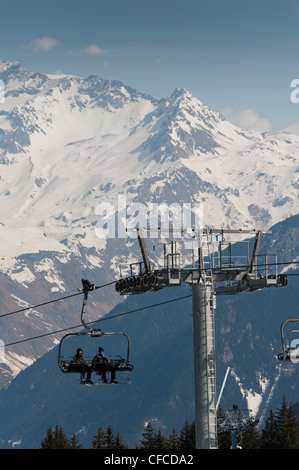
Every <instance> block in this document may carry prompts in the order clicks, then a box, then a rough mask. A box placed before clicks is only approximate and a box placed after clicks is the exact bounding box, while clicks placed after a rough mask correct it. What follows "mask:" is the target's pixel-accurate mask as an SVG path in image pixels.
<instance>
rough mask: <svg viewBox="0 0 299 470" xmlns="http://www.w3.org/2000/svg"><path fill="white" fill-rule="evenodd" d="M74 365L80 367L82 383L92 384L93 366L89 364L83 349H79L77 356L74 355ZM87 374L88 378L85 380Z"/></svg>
mask: <svg viewBox="0 0 299 470" xmlns="http://www.w3.org/2000/svg"><path fill="white" fill-rule="evenodd" d="M72 366H73V367H75V368H76V369H78V370H79V371H80V373H81V381H80V383H81V384H86V385H92V384H93V381H92V380H91V367H90V366H89V365H88V364H87V362H86V359H85V357H84V356H83V350H82V349H81V348H78V349H77V352H76V354H75V356H74V357H73V361H72ZM85 375H86V380H85Z"/></svg>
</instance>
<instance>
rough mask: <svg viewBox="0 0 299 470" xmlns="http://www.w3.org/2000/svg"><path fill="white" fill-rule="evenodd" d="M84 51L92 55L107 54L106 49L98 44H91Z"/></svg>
mask: <svg viewBox="0 0 299 470" xmlns="http://www.w3.org/2000/svg"><path fill="white" fill-rule="evenodd" d="M83 52H85V53H86V54H90V55H101V54H105V52H106V51H105V50H104V49H102V48H101V47H99V46H98V45H97V44H90V46H88V47H86V48H85V49H84V50H83Z"/></svg>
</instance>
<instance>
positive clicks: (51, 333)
mask: <svg viewBox="0 0 299 470" xmlns="http://www.w3.org/2000/svg"><path fill="white" fill-rule="evenodd" d="M188 297H191V295H185V296H183V297H178V298H176V299H170V300H165V301H164V302H159V303H157V304H153V305H147V306H146V307H140V308H137V309H134V310H130V311H128V312H123V313H117V314H115V315H111V316H109V317H104V318H100V319H98V320H93V321H91V322H87V324H89V325H91V324H93V323H98V322H102V321H106V320H111V319H113V318H117V317H121V316H125V315H129V314H131V313H136V312H139V311H141V310H147V309H149V308H154V307H158V306H160V305H164V304H168V303H171V302H176V301H178V300H183V299H186V298H188ZM75 328H82V324H80V325H76V326H69V327H68V328H63V329H61V330H57V331H52V332H50V333H44V334H42V335H38V336H33V337H32V338H27V339H22V340H19V341H15V342H13V343H8V344H5V345H4V347H5V348H7V347H9V346H14V345H16V344H20V343H25V342H27V341H32V340H34V339H39V338H44V337H45V336H51V335H55V334H57V333H63V332H64V331H68V330H73V329H75Z"/></svg>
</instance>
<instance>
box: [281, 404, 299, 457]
mask: <svg viewBox="0 0 299 470" xmlns="http://www.w3.org/2000/svg"><path fill="white" fill-rule="evenodd" d="M275 419H276V429H277V437H276V444H277V447H278V448H279V449H299V423H298V419H297V416H296V411H295V405H293V404H292V403H289V404H287V401H286V399H285V397H283V402H282V405H281V408H279V409H278V411H277V412H276V414H275Z"/></svg>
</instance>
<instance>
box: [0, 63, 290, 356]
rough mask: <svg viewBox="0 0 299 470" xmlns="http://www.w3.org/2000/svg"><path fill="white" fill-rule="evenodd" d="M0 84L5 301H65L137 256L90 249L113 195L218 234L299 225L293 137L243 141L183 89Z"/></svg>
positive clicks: (35, 81) (121, 248)
mask: <svg viewBox="0 0 299 470" xmlns="http://www.w3.org/2000/svg"><path fill="white" fill-rule="evenodd" d="M0 79H1V80H3V82H4V84H5V102H4V103H2V104H0V169H1V172H0V202H1V212H0V241H1V245H2V247H3V252H2V254H1V256H0V269H1V273H2V275H3V277H4V279H5V282H6V284H5V286H6V289H7V295H8V296H10V293H13V294H14V295H16V296H17V297H18V298H19V299H23V298H24V299H25V298H27V301H28V302H29V303H34V302H35V300H34V298H35V297H34V296H36V298H39V296H40V293H39V291H38V286H39V285H40V283H43V289H44V290H43V295H44V297H45V298H47V294H50V293H54V294H55V293H56V294H57V295H58V294H59V293H63V294H64V293H65V292H69V291H70V290H71V291H72V289H73V285H74V282H78V281H77V279H79V280H80V278H81V276H82V272H84V273H86V272H89V273H90V275H94V276H99V275H100V276H101V278H102V279H107V278H109V279H111V280H112V279H115V277H116V276H117V275H118V274H119V263H120V261H126V260H128V259H130V260H134V256H135V253H134V252H131V253H129V249H128V246H126V243H125V242H123V243H121V244H118V243H117V240H109V241H107V240H101V239H99V238H98V237H97V236H96V233H95V226H96V223H97V221H98V216H97V214H96V208H97V206H98V204H99V203H101V202H110V203H111V204H114V207H115V208H117V200H118V195H119V194H125V195H126V197H127V203H128V204H130V203H131V202H142V203H144V204H145V205H146V206H147V207H148V206H149V204H150V203H152V202H156V203H159V204H161V203H163V202H164V203H167V204H171V203H173V202H178V203H180V204H183V203H190V204H194V203H195V202H201V203H202V204H203V207H204V221H205V223H206V224H207V225H209V226H217V227H219V226H220V227H223V228H226V227H229V228H255V229H259V228H262V229H267V228H268V227H270V226H271V225H273V224H274V223H277V222H279V221H282V220H284V219H285V218H287V217H289V216H291V215H295V214H297V213H298V187H299V186H298V184H299V183H298V173H299V136H295V135H291V134H287V133H279V134H270V133H264V134H260V133H257V132H252V131H247V130H243V129H240V128H238V127H236V126H235V125H233V124H231V123H230V122H228V121H227V120H225V119H224V118H223V117H222V116H221V115H220V114H219V113H218V112H215V111H213V110H212V109H211V108H209V107H208V106H207V105H205V104H203V103H202V102H201V101H200V100H199V99H198V98H197V97H195V96H194V95H193V94H192V93H190V92H189V91H188V90H184V89H176V90H174V92H173V93H172V95H171V96H170V97H168V98H165V99H161V100H156V99H155V98H153V97H150V96H146V95H144V94H142V93H140V92H138V91H136V90H133V89H132V88H130V87H128V86H126V85H125V84H123V83H122V82H120V81H117V80H104V79H101V78H99V77H95V76H91V77H88V78H86V79H83V78H80V77H76V76H70V75H50V74H40V73H35V72H31V71H27V70H26V69H24V68H23V67H22V66H21V65H20V64H18V63H10V62H7V61H0ZM133 248H134V247H133ZM76 269H77V271H76ZM74 272H77V273H78V277H77V278H76V279H74V276H73V273H74ZM93 273H94V274H93ZM95 273H96V274H95ZM98 282H99V283H100V280H98ZM16 286H17V288H16ZM77 287H79V286H78V285H76V288H77ZM15 289H16V290H17V292H15ZM26 292H27V293H26ZM29 294H30V297H29V298H28V295H29ZM26 296H27V297H26ZM7 302H8V305H9V307H10V308H12V309H13V308H14V306H13V305H11V306H10V302H11V298H10V299H9V301H7ZM113 302H116V300H115V299H113ZM110 307H111V305H110ZM108 309H109V302H108V301H105V302H104V307H103V310H104V311H107V310H108ZM70 313H71V312H70ZM70 313H69V314H70ZM102 313H103V312H101V314H102ZM59 321H60V322H61V320H59ZM59 321H58V323H57V327H59V325H60V324H59ZM63 321H65V322H66V323H67V318H65V319H63ZM49 323H51V321H50V319H49V318H48V319H45V325H47V324H49ZM33 328H35V326H33ZM39 328H40V327H39ZM16 337H17V334H16ZM51 346H53V342H52V341H49V343H48V344H45V345H44V346H43V347H44V349H41V350H40V351H39V354H43V353H44V352H45V349H47V348H49V347H51ZM22 354H24V355H26V353H25V351H22V352H20V354H19V356H21V355H22ZM35 354H36V353H35ZM28 355H29V356H30V355H31V357H33V355H32V354H31V353H30V354H29V353H28Z"/></svg>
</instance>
